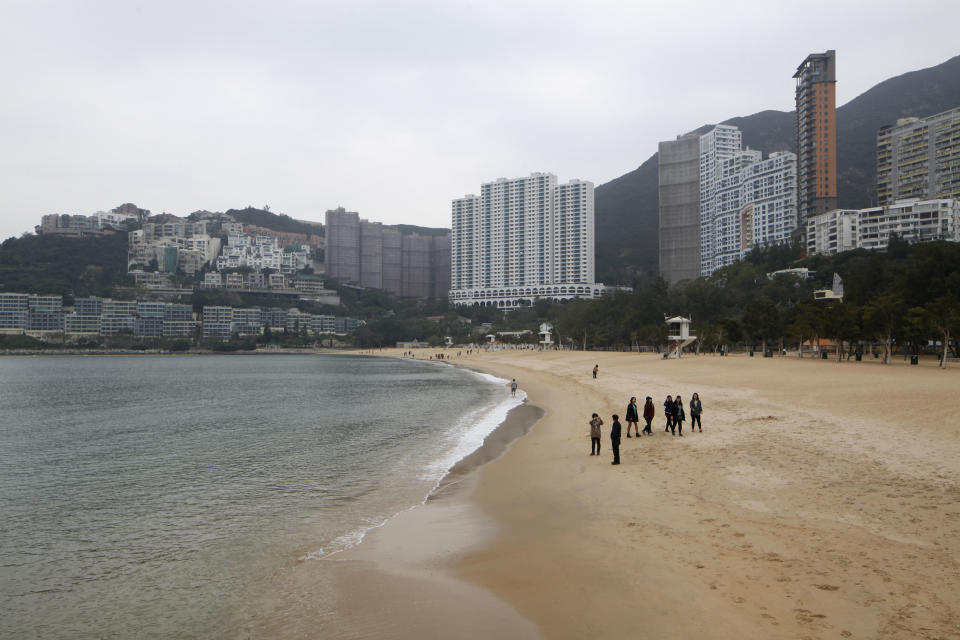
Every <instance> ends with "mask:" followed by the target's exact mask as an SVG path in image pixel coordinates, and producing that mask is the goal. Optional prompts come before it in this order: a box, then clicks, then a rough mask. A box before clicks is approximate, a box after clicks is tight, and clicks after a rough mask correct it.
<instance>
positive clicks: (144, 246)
mask: <svg viewBox="0 0 960 640" xmlns="http://www.w3.org/2000/svg"><path fill="white" fill-rule="evenodd" d="M219 253H220V238H216V237H211V236H209V235H208V234H207V223H206V222H190V221H189V220H184V219H182V218H178V217H176V216H172V215H169V214H166V215H163V216H161V217H160V218H159V219H158V220H155V221H153V222H147V223H144V225H143V229H137V230H136V231H131V232H130V233H128V234H127V270H128V271H143V270H145V269H147V268H149V266H150V265H151V263H153V262H156V265H157V269H158V270H159V271H161V272H164V273H174V272H176V271H177V270H178V269H179V270H181V271H183V272H184V273H186V274H188V275H193V274H195V273H196V272H197V271H199V270H200V269H201V268H203V266H204V265H205V264H209V263H210V262H212V261H213V260H215V259H216V258H217V255H218V254H219Z"/></svg>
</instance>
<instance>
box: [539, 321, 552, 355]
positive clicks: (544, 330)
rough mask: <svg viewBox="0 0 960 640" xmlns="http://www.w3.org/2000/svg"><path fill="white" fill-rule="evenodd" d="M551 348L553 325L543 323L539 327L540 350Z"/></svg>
mask: <svg viewBox="0 0 960 640" xmlns="http://www.w3.org/2000/svg"><path fill="white" fill-rule="evenodd" d="M551 347H553V325H552V324H550V323H549V322H544V323H543V324H541V325H540V348H541V349H549V348H551Z"/></svg>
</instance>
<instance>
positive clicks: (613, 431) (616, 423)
mask: <svg viewBox="0 0 960 640" xmlns="http://www.w3.org/2000/svg"><path fill="white" fill-rule="evenodd" d="M610 446H612V447H613V462H611V463H610V464H620V416H618V415H617V414H613V425H612V426H611V427H610Z"/></svg>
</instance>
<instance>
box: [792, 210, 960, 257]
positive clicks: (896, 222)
mask: <svg viewBox="0 0 960 640" xmlns="http://www.w3.org/2000/svg"><path fill="white" fill-rule="evenodd" d="M891 236H898V237H900V238H902V239H904V240H906V241H907V242H911V243H915V242H931V241H933V240H947V241H950V242H960V200H955V199H952V198H950V199H938V200H902V201H900V202H896V203H893V204H888V205H884V206H882V207H870V208H867V209H836V210H833V211H827V212H826V213H821V214H819V215H816V216H813V217H812V218H810V219H808V220H807V254H808V255H813V254H817V253H822V254H827V255H833V254H837V253H841V252H843V251H850V250H852V249H870V250H883V249H886V248H887V246H888V245H889V242H890V237H891Z"/></svg>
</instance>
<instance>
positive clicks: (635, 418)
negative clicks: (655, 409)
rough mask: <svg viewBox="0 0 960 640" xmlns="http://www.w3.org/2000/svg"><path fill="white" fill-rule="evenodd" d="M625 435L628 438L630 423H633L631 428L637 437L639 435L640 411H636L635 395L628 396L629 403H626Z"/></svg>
mask: <svg viewBox="0 0 960 640" xmlns="http://www.w3.org/2000/svg"><path fill="white" fill-rule="evenodd" d="M626 421H627V437H628V438H630V437H631V436H630V425H631V424H632V425H633V430H634V432H636V434H637V437H638V438H639V437H640V425H639V424H638V423H639V422H640V412H639V411H637V399H636V397H633V398H630V404H628V405H627V417H626Z"/></svg>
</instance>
